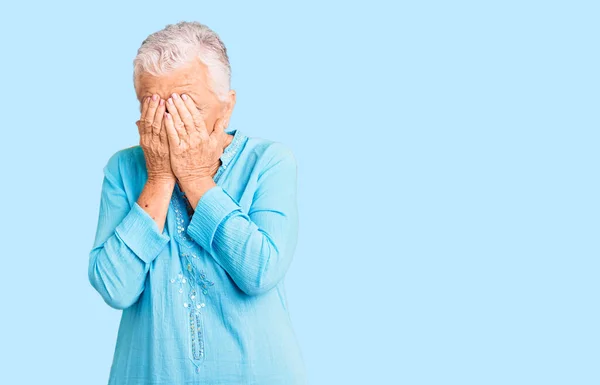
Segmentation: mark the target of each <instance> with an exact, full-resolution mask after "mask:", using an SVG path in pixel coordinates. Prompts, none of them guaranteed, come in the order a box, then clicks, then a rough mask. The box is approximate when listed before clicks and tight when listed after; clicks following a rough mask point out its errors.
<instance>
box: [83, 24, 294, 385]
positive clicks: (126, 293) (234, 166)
mask: <svg viewBox="0 0 600 385" xmlns="http://www.w3.org/2000/svg"><path fill="white" fill-rule="evenodd" d="M133 78H134V87H135V91H136V94H137V98H138V100H139V102H140V110H141V117H140V119H139V121H137V122H136V124H137V127H138V130H139V135H140V145H139V146H134V147H130V148H126V149H122V150H120V151H117V152H115V153H114V155H112V156H111V157H110V159H109V160H108V162H107V164H106V166H105V167H104V170H103V171H104V179H103V184H102V193H101V199H100V212H99V219H98V227H97V231H96V237H95V241H94V245H93V248H92V250H91V252H90V256H89V257H90V258H89V270H88V275H89V280H90V283H91V285H92V286H93V287H94V289H95V290H96V291H97V292H98V293H99V294H100V295H101V296H102V298H103V299H104V301H105V302H106V303H107V304H108V305H109V306H111V307H113V308H115V309H122V310H123V312H122V318H121V322H120V326H119V332H118V336H117V342H116V348H115V352H114V358H113V362H112V366H111V370H110V379H109V384H115V385H116V384H128V385H133V384H170V385H172V384H192V383H194V384H221V385H224V384H236V385H240V384H260V385H268V384H277V385H283V384H302V383H305V372H304V364H303V358H302V354H301V352H300V349H299V346H298V343H297V340H296V337H295V334H294V330H293V327H292V323H291V321H290V317H289V314H288V304H287V299H286V293H285V289H284V283H283V282H284V281H283V280H284V276H285V274H286V271H287V270H288V267H289V266H290V262H291V261H292V256H293V254H294V250H295V248H296V242H297V232H298V213H297V203H296V184H297V176H296V172H297V169H296V162H295V159H294V156H293V153H292V152H291V151H290V149H289V148H288V147H287V146H285V145H283V144H282V143H279V142H275V141H270V140H267V139H262V138H257V137H249V136H246V135H245V134H244V133H243V132H242V131H240V130H228V129H227V127H228V124H227V123H228V121H229V118H230V116H231V113H232V111H233V107H234V105H235V91H233V90H230V66H229V59H228V57H227V51H226V48H225V46H224V45H223V43H222V42H221V40H220V38H219V37H218V35H217V34H216V33H214V32H213V31H212V30H211V29H209V28H207V27H206V26H205V25H203V24H200V23H197V22H180V23H178V24H174V25H168V26H167V27H166V28H164V29H163V30H161V31H158V32H156V33H154V34H152V35H150V36H149V37H148V38H147V39H146V40H144V42H143V43H142V45H141V47H140V48H139V50H138V53H137V56H136V58H135V60H134V74H133Z"/></svg>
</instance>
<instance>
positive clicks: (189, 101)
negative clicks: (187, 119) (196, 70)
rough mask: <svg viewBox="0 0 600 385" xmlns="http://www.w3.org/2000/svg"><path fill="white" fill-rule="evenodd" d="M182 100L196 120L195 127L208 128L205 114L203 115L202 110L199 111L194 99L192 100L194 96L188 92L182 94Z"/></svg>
mask: <svg viewBox="0 0 600 385" xmlns="http://www.w3.org/2000/svg"><path fill="white" fill-rule="evenodd" d="M181 100H183V104H185V106H186V107H187V109H188V111H189V112H190V114H191V115H192V119H193V120H194V123H195V127H200V126H202V128H203V129H204V130H206V125H205V124H204V116H203V115H202V113H201V112H200V111H198V108H197V107H196V105H195V104H194V101H193V100H192V98H191V97H189V96H188V95H186V94H182V95H181Z"/></svg>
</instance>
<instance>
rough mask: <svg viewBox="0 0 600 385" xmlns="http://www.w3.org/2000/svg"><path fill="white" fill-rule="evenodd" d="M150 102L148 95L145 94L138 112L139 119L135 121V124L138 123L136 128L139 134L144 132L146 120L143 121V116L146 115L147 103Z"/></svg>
mask: <svg viewBox="0 0 600 385" xmlns="http://www.w3.org/2000/svg"><path fill="white" fill-rule="evenodd" d="M149 102H150V97H149V96H146V97H145V98H144V99H143V100H142V112H141V113H140V120H138V121H137V122H136V124H137V125H138V130H139V132H140V135H143V134H144V133H145V132H146V127H147V126H146V122H145V117H146V113H147V112H148V104H149Z"/></svg>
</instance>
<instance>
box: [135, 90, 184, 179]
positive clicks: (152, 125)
mask: <svg viewBox="0 0 600 385" xmlns="http://www.w3.org/2000/svg"><path fill="white" fill-rule="evenodd" d="M164 116H165V101H164V100H163V99H160V97H159V96H158V95H156V94H154V95H152V97H150V96H148V97H146V98H144V100H142V113H141V116H140V120H138V121H137V122H135V124H136V125H137V127H138V131H139V133H140V146H141V147H142V150H144V158H146V169H147V170H148V180H153V181H165V180H166V181H174V180H175V175H174V174H173V170H171V160H170V154H169V142H168V139H167V130H166V129H165V125H164V123H163V119H164Z"/></svg>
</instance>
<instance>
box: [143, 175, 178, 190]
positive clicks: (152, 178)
mask: <svg viewBox="0 0 600 385" xmlns="http://www.w3.org/2000/svg"><path fill="white" fill-rule="evenodd" d="M175 182H177V179H176V178H175V176H174V175H148V179H147V182H146V183H150V184H154V185H171V186H173V187H174V186H175Z"/></svg>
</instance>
